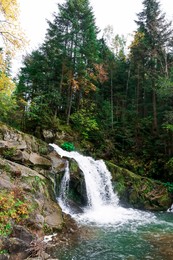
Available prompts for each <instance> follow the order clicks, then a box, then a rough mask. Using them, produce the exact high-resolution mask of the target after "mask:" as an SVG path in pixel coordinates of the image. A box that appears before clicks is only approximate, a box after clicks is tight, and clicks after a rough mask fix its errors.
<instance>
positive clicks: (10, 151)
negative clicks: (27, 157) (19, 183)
mask: <svg viewBox="0 0 173 260" xmlns="http://www.w3.org/2000/svg"><path fill="white" fill-rule="evenodd" d="M15 153H16V149H15V148H14V147H12V148H8V149H5V150H4V151H3V152H2V154H3V156H4V157H5V158H6V159H10V158H11V157H12V156H14V155H15Z"/></svg>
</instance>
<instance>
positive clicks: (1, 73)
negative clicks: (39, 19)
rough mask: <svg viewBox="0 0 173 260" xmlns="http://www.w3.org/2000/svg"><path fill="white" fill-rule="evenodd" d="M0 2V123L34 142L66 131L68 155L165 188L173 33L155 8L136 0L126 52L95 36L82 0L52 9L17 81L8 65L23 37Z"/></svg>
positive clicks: (172, 165) (171, 151) (172, 170)
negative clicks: (72, 150) (73, 152)
mask: <svg viewBox="0 0 173 260" xmlns="http://www.w3.org/2000/svg"><path fill="white" fill-rule="evenodd" d="M6 2H8V1H7V0H3V1H0V13H1V16H2V17H3V19H2V21H0V38H1V40H2V41H1V42H2V44H1V45H2V47H1V48H0V120H1V121H2V122H5V123H6V124H8V125H11V126H13V127H15V128H17V129H19V130H22V131H23V132H26V133H29V134H32V135H35V136H36V137H39V138H43V130H51V131H53V132H55V133H56V132H58V131H61V132H67V133H68V134H69V135H70V136H71V138H70V140H65V141H67V142H71V143H73V144H74V146H75V147H76V149H77V148H80V149H83V150H84V151H85V152H86V153H89V154H92V155H93V156H95V157H96V158H103V159H104V160H109V161H112V162H114V163H116V164H117V165H119V166H122V167H124V168H126V169H129V170H131V171H133V172H134V173H137V174H139V175H141V176H144V177H150V178H152V179H156V180H160V181H162V182H164V183H168V184H169V185H170V186H171V183H172V181H173V99H172V97H173V27H172V24H171V22H168V21H167V19H166V14H165V13H163V12H162V10H161V7H160V2H159V1H157V0H144V1H143V9H142V10H141V12H140V13H138V14H137V17H136V21H135V22H136V25H137V30H136V31H135V33H134V35H133V40H132V42H131V44H130V45H129V46H127V42H126V40H125V38H124V37H123V36H122V35H121V36H120V35H117V34H114V32H113V29H112V27H111V26H108V27H107V28H105V30H104V33H103V35H102V36H100V30H99V28H97V26H96V22H95V15H94V12H93V9H92V7H91V5H90V2H89V0H66V1H65V3H63V4H58V6H57V10H56V12H55V13H54V20H53V21H52V22H50V21H48V29H47V32H46V35H45V39H44V42H43V43H42V44H41V46H40V47H39V48H38V49H35V50H34V51H32V52H31V53H29V54H27V55H26V56H25V57H24V59H23V63H22V66H21V68H20V71H19V73H18V76H17V77H16V78H15V79H13V78H12V77H11V72H10V71H11V59H12V57H13V55H14V52H15V51H16V49H17V48H20V47H21V45H24V44H25V37H24V35H23V34H22V32H21V31H20V29H19V28H18V29H16V28H17V27H16V22H17V21H16V19H17V18H16V13H17V11H16V10H17V2H16V1H12V2H10V3H11V4H10V5H9V8H8V9H7V8H5V4H6ZM3 20H4V21H3ZM12 25H14V28H13V26H12ZM15 30H16V31H15ZM18 36H20V37H18ZM1 42H0V43H1Z"/></svg>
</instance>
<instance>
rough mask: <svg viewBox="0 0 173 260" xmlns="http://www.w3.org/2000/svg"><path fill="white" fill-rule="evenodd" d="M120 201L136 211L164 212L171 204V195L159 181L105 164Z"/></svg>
mask: <svg viewBox="0 0 173 260" xmlns="http://www.w3.org/2000/svg"><path fill="white" fill-rule="evenodd" d="M107 166H108V168H109V170H110V171H111V173H112V181H113V183H114V187H115V190H116V191H117V193H118V195H119V198H120V201H121V202H122V203H124V204H125V205H132V206H134V207H135V208H138V209H144V210H152V211H162V210H164V211H166V210H167V209H168V208H170V206H171V204H172V200H171V194H170V193H169V192H168V190H167V188H166V187H165V185H164V184H163V183H161V182H159V181H156V180H152V179H149V178H145V177H142V176H139V175H136V174H134V173H133V172H131V171H129V170H126V169H124V168H121V167H118V166H116V165H114V164H112V163H107Z"/></svg>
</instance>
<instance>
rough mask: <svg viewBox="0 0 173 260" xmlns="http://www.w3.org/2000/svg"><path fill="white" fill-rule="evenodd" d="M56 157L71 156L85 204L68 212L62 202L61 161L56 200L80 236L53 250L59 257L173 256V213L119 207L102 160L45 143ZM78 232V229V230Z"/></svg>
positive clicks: (163, 259)
mask: <svg viewBox="0 0 173 260" xmlns="http://www.w3.org/2000/svg"><path fill="white" fill-rule="evenodd" d="M51 146H53V147H54V149H55V150H56V152H57V153H58V154H59V155H60V156H61V157H67V158H73V159H74V160H75V161H76V162H77V163H78V166H79V168H80V169H81V171H82V172H83V174H84V179H85V185H86V192H87V198H88V205H87V206H86V207H85V208H83V212H82V213H76V214H74V213H73V212H72V211H71V209H70V207H69V205H68V203H67V200H66V195H67V194H68V189H69V181H70V172H69V167H68V163H67V168H66V172H65V174H64V177H63V179H62V183H61V192H60V194H59V197H58V202H59V204H60V206H61V208H62V210H63V211H64V212H66V213H68V214H70V215H71V217H72V218H73V219H75V220H76V222H77V223H78V226H79V228H80V230H81V235H80V236H79V238H78V239H77V240H75V242H74V243H70V245H68V244H67V245H66V246H65V245H63V246H62V247H58V248H57V249H55V250H54V257H55V258H56V259H59V260H90V259H91V260H144V259H151V260H173V214H172V213H171V212H159V213H151V212H146V211H141V210H136V209H133V208H125V207H122V206H121V205H120V203H119V199H118V196H117V194H116V192H114V191H113V187H112V183H111V173H110V172H109V171H108V170H107V168H106V166H105V164H104V162H103V161H102V160H97V161H95V160H94V159H93V158H91V157H86V156H83V155H81V154H79V153H77V152H66V151H64V150H62V149H61V148H60V147H58V146H57V145H55V144H51ZM82 230H83V231H82Z"/></svg>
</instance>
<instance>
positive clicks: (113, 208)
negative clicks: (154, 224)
mask: <svg viewBox="0 0 173 260" xmlns="http://www.w3.org/2000/svg"><path fill="white" fill-rule="evenodd" d="M50 145H51V146H52V147H53V148H54V149H55V151H56V152H57V153H58V154H59V155H60V156H61V157H66V158H72V159H74V160H75V161H76V162H77V164H78V166H79V168H80V169H81V171H82V172H83V175H84V179H85V186H86V194H87V199H88V206H87V207H85V208H84V212H83V213H80V214H73V213H72V212H70V207H69V206H68V201H67V193H68V189H69V181H70V172H69V165H68V163H67V166H66V170H65V174H64V177H63V179H62V183H61V187H60V194H59V198H58V202H59V204H60V206H61V207H62V209H63V211H65V212H66V213H70V214H71V215H72V216H73V217H74V218H75V219H76V220H77V221H79V222H82V223H83V222H85V223H86V222H89V223H97V224H98V223H99V224H108V223H109V224H116V225H122V224H124V223H126V222H127V221H136V220H138V221H142V220H143V221H144V220H145V221H148V220H151V219H152V218H153V216H151V215H150V214H149V213H146V212H145V213H144V212H141V211H139V210H135V209H132V208H128V209H126V208H123V207H121V206H120V205H119V199H118V196H117V194H116V193H115V192H114V190H113V187H112V182H111V179H112V177H111V173H110V172H109V171H108V169H107V167H106V165H105V163H104V161H103V160H94V159H93V158H92V157H89V156H83V155H81V154H79V153H78V152H74V151H73V152H67V151H64V150H63V149H61V148H60V147H59V146H57V145H55V144H50Z"/></svg>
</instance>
